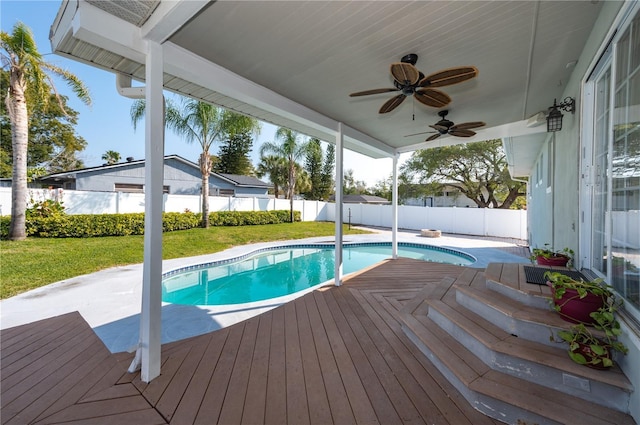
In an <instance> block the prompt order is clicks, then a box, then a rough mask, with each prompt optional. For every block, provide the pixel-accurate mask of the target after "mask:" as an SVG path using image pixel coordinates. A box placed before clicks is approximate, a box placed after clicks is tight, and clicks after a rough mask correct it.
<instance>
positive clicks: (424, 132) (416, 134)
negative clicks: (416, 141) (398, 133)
mask: <svg viewBox="0 0 640 425" xmlns="http://www.w3.org/2000/svg"><path fill="white" fill-rule="evenodd" d="M428 133H435V131H423V132H421V133H413V134H407V135H406V136H404V137H411V136H419V135H421V134H428Z"/></svg>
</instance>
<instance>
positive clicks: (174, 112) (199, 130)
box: [131, 98, 260, 228]
mask: <svg viewBox="0 0 640 425" xmlns="http://www.w3.org/2000/svg"><path fill="white" fill-rule="evenodd" d="M165 103H166V105H165V125H166V126H167V128H169V129H171V130H173V132H174V133H176V134H177V135H178V136H181V137H184V138H185V140H186V142H187V143H193V142H196V141H197V142H198V144H200V147H201V148H202V152H201V153H200V157H199V159H198V165H199V166H200V173H201V174H202V189H201V190H202V192H201V193H202V227H205V228H208V227H209V176H210V175H211V171H212V168H213V164H212V160H211V158H212V157H211V153H210V152H209V150H210V149H211V145H212V144H213V143H214V142H215V141H216V140H222V139H223V138H224V137H225V136H228V135H231V134H238V133H241V132H243V131H255V132H257V131H259V128H260V125H259V123H258V121H257V120H256V119H254V118H249V117H246V116H244V115H240V114H236V113H234V112H232V111H228V110H223V109H219V108H217V107H215V106H214V105H211V104H209V103H205V102H201V101H198V100H195V99H189V98H182V104H181V107H180V108H179V107H178V106H176V105H175V103H174V102H172V101H171V99H167V100H166V101H165ZM145 109H146V102H145V101H144V100H143V99H140V100H136V101H135V102H134V103H133V105H131V121H132V122H133V127H134V129H135V127H136V124H137V123H138V121H140V120H141V119H142V118H143V117H144V114H145ZM249 127H251V128H249Z"/></svg>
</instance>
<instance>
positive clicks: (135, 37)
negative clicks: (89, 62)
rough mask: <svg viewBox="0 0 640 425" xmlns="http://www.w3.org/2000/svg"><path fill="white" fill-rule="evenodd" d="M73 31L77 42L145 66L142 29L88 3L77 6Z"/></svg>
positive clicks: (72, 24)
mask: <svg viewBox="0 0 640 425" xmlns="http://www.w3.org/2000/svg"><path fill="white" fill-rule="evenodd" d="M70 29H71V31H72V34H73V36H74V37H75V38H77V39H80V40H82V41H85V42H87V43H90V44H92V45H94V46H96V47H99V48H101V49H104V50H106V51H108V52H113V53H116V54H118V55H121V56H124V57H126V58H129V59H131V60H133V61H136V62H139V63H142V64H144V63H145V61H146V52H147V43H146V41H145V40H144V39H143V38H142V37H141V35H140V28H138V27H136V26H135V25H132V24H130V23H128V22H126V21H123V20H122V19H119V18H116V17H115V16H113V15H111V14H109V13H107V12H105V11H103V10H100V9H98V8H97V7H95V6H92V5H90V4H89V3H87V2H80V3H79V4H78V8H77V9H76V10H75V14H74V16H73V19H72V21H71V28H70Z"/></svg>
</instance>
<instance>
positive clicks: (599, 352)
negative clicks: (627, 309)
mask: <svg viewBox="0 0 640 425" xmlns="http://www.w3.org/2000/svg"><path fill="white" fill-rule="evenodd" d="M621 305H622V300H620V301H619V302H618V301H616V300H615V299H609V300H608V302H607V303H606V304H605V305H604V306H603V307H601V308H599V309H598V310H597V311H595V312H593V313H591V317H592V318H593V327H592V328H589V327H587V326H586V325H585V324H584V323H579V324H577V325H575V326H572V327H571V329H569V330H563V331H559V332H558V336H559V337H560V338H561V339H562V340H563V341H565V342H567V343H569V349H568V353H569V357H571V359H572V360H573V361H574V362H576V363H578V364H582V365H585V366H588V367H591V368H593V369H608V368H610V367H611V366H613V363H614V362H613V353H612V351H617V352H620V353H622V354H627V352H628V351H629V349H628V348H627V347H626V346H625V345H624V344H623V343H622V342H620V341H618V340H617V338H618V336H619V335H620V334H621V330H620V323H619V322H618V320H617V319H616V317H615V312H616V310H617V309H618V308H619V307H620V306H621ZM596 330H597V331H599V332H597V333H596Z"/></svg>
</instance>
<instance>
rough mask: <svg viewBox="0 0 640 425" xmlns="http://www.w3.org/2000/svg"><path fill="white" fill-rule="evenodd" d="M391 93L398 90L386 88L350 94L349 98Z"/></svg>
mask: <svg viewBox="0 0 640 425" xmlns="http://www.w3.org/2000/svg"><path fill="white" fill-rule="evenodd" d="M392 91H398V89H392V88H388V89H373V90H365V91H359V92H356V93H351V94H350V95H349V96H350V97H356V96H368V95H370V94H380V93H389V92H392Z"/></svg>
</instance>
